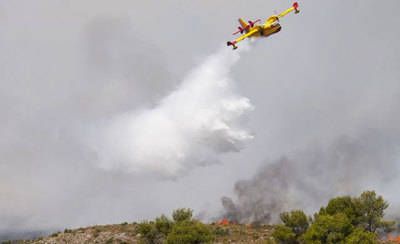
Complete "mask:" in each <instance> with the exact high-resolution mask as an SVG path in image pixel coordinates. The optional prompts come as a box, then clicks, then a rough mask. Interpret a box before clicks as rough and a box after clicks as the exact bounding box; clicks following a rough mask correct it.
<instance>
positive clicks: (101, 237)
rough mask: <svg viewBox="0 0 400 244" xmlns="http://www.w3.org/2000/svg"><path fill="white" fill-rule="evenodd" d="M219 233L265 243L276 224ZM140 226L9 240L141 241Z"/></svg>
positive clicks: (220, 228) (223, 228)
mask: <svg viewBox="0 0 400 244" xmlns="http://www.w3.org/2000/svg"><path fill="white" fill-rule="evenodd" d="M209 226H210V228H211V229H213V230H214V232H215V233H216V240H215V241H214V243H266V242H267V241H268V240H269V239H270V238H271V232H272V229H273V227H272V226H269V225H262V226H257V227H256V226H250V225H237V224H224V225H223V224H211V225H209ZM137 227H138V225H137V224H135V223H133V224H127V223H122V224H116V225H98V226H91V227H87V228H79V229H74V230H69V229H66V230H65V231H63V232H57V233H54V234H52V235H50V236H47V237H42V238H38V239H35V240H25V241H13V242H10V243H21V244H22V243H24V244H28V243H29V244H33V243H35V244H52V243H71V244H81V243H107V244H111V243H119V244H122V243H140V234H138V232H137Z"/></svg>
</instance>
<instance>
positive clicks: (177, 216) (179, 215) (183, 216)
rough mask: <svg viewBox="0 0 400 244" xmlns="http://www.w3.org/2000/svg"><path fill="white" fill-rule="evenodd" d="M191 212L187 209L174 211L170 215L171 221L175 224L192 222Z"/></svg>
mask: <svg viewBox="0 0 400 244" xmlns="http://www.w3.org/2000/svg"><path fill="white" fill-rule="evenodd" d="M192 216H193V210H191V209H189V208H180V209H176V210H174V211H173V213H172V219H173V220H174V221H175V222H182V221H190V220H192Z"/></svg>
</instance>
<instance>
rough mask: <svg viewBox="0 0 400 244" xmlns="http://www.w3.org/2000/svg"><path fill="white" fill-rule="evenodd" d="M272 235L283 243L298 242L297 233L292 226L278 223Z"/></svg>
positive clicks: (292, 243)
mask: <svg viewBox="0 0 400 244" xmlns="http://www.w3.org/2000/svg"><path fill="white" fill-rule="evenodd" d="M272 237H273V238H274V239H275V240H276V241H277V242H278V243H282V244H296V243H298V241H297V238H296V234H295V233H294V232H293V231H292V229H291V228H289V227H287V226H285V225H277V226H276V227H275V229H274V232H273V233H272Z"/></svg>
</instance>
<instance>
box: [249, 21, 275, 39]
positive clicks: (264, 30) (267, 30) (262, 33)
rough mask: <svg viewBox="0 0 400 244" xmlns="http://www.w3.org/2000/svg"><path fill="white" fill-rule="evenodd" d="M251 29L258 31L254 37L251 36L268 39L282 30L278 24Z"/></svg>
mask: <svg viewBox="0 0 400 244" xmlns="http://www.w3.org/2000/svg"><path fill="white" fill-rule="evenodd" d="M253 28H254V29H258V32H257V33H256V34H255V35H253V36H254V37H268V36H270V35H272V34H275V33H278V32H279V31H280V30H281V29H282V27H281V25H280V24H279V23H278V24H276V25H269V26H265V25H258V26H254V27H253Z"/></svg>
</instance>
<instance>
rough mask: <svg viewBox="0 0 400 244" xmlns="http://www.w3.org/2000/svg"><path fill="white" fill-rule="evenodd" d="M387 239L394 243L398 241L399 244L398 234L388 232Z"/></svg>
mask: <svg viewBox="0 0 400 244" xmlns="http://www.w3.org/2000/svg"><path fill="white" fill-rule="evenodd" d="M387 240H388V241H391V242H394V243H399V244H400V236H392V235H390V234H388V236H387Z"/></svg>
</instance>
